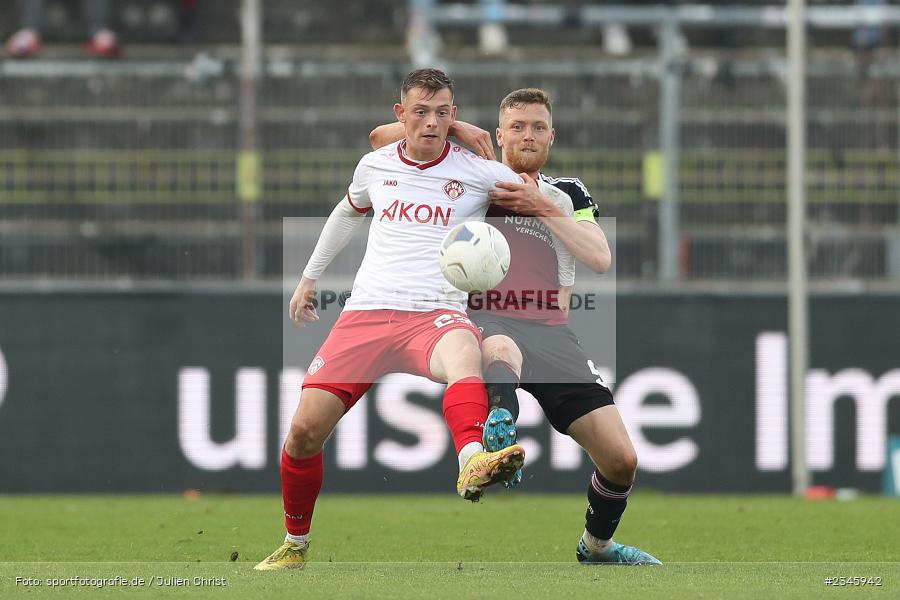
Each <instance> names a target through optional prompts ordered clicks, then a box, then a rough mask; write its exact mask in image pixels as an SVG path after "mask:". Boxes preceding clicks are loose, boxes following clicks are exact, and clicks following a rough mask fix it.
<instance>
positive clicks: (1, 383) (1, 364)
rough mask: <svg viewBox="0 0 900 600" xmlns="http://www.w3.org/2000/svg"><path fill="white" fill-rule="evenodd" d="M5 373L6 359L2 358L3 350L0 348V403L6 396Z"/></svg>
mask: <svg viewBox="0 0 900 600" xmlns="http://www.w3.org/2000/svg"><path fill="white" fill-rule="evenodd" d="M6 373H7V370H6V360H5V359H4V358H3V351H2V350H0V404H3V398H5V397H6V382H7V374H6Z"/></svg>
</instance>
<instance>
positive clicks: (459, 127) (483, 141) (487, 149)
mask: <svg viewBox="0 0 900 600" xmlns="http://www.w3.org/2000/svg"><path fill="white" fill-rule="evenodd" d="M448 135H450V136H451V137H453V138H455V139H456V140H457V141H459V142H460V143H461V144H463V145H464V146H467V147H469V148H471V149H472V151H473V152H474V153H475V154H477V155H478V156H480V157H481V158H486V159H488V160H497V157H496V156H495V155H494V140H493V139H492V138H491V134H490V132H488V131H485V130H484V129H482V128H481V127H476V126H475V125H472V124H471V123H466V122H465V121H454V122H453V125H451V126H450V130H449V132H448Z"/></svg>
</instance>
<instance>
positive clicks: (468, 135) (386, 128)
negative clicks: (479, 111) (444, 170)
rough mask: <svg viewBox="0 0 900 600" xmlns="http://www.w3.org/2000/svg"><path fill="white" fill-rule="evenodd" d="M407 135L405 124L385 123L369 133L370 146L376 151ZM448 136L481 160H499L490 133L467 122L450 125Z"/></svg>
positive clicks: (456, 122) (455, 122)
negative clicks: (469, 149)
mask: <svg viewBox="0 0 900 600" xmlns="http://www.w3.org/2000/svg"><path fill="white" fill-rule="evenodd" d="M405 135H406V131H405V130H404V129H403V123H400V122H397V123H385V124H384V125H379V126H378V127H376V128H375V129H373V130H372V131H371V133H369V144H370V145H371V146H372V149H373V150H375V149H377V148H381V147H383V146H387V145H388V144H391V143H393V142H399V141H400V140H402V139H403V137H404V136H405ZM447 135H449V136H450V137H452V138H453V139H455V140H457V141H458V142H459V143H460V144H462V145H464V146H466V147H468V148H471V149H472V151H473V152H475V154H477V155H478V156H480V157H481V158H486V159H488V160H497V157H496V155H495V154H494V141H493V139H492V138H491V134H490V132H488V131H485V130H484V129H481V128H480V127H476V126H475V125H472V124H470V123H466V122H465V121H454V122H453V124H452V125H450V129H449V130H448V132H447Z"/></svg>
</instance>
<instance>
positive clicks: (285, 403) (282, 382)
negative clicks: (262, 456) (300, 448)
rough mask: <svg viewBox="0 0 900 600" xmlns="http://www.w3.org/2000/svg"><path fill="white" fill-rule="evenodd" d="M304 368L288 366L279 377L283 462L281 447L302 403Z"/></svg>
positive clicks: (280, 434)
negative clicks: (295, 412)
mask: <svg viewBox="0 0 900 600" xmlns="http://www.w3.org/2000/svg"><path fill="white" fill-rule="evenodd" d="M304 377H306V373H304V372H303V369H298V368H296V367H286V368H284V369H282V370H281V377H279V378H278V434H279V435H278V461H279V462H281V448H282V447H284V441H285V440H286V439H287V436H288V432H289V431H290V430H291V420H292V419H293V418H294V411H296V410H297V406H298V405H299V404H300V392H302V391H303V378H304Z"/></svg>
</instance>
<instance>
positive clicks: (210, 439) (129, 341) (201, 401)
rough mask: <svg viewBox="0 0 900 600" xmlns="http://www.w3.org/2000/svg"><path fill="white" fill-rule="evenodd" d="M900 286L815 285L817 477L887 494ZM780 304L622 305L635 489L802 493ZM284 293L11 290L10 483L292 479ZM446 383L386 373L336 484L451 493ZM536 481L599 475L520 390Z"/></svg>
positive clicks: (330, 478)
mask: <svg viewBox="0 0 900 600" xmlns="http://www.w3.org/2000/svg"><path fill="white" fill-rule="evenodd" d="M898 306H900V296H897V295H847V296H817V297H815V298H813V300H812V304H811V331H812V356H811V361H810V369H811V370H810V372H809V375H808V378H807V389H808V392H809V393H808V402H809V406H810V410H809V417H808V419H807V427H808V431H809V435H810V439H809V445H808V448H809V463H810V466H811V468H812V469H813V472H814V481H815V483H818V484H827V485H834V486H839V487H855V488H859V489H863V490H872V491H875V490H877V489H879V487H880V484H881V478H882V471H883V467H884V463H885V453H886V437H887V436H888V435H889V434H900V406H898V404H900V403H898V399H897V397H898V396H900V352H898V350H900V335H898V334H900V310H898ZM786 308H787V306H786V300H785V298H784V297H783V296H777V295H776V296H733V295H704V294H696V295H666V294H635V295H631V294H628V295H620V296H619V298H618V307H617V319H618V332H617V338H618V356H617V365H616V368H617V371H618V373H617V378H616V386H615V387H616V389H615V390H614V391H615V395H616V399H617V404H618V405H619V407H620V410H621V411H622V413H623V416H624V418H625V420H626V422H627V423H628V425H629V428H630V430H631V433H632V437H633V440H634V442H635V446H636V448H637V451H638V455H639V459H640V463H641V466H640V470H639V473H638V485H639V486H640V487H641V488H644V489H648V488H651V489H658V490H667V491H669V490H670V491H735V492H737V491H740V492H751V491H760V492H762V491H788V490H789V489H790V484H789V472H790V470H789V469H790V467H789V458H788V455H789V448H788V438H787V372H788V371H787V362H786V356H787V343H786V335H785V331H786V312H787V311H786ZM282 312H283V300H282V297H281V295H280V294H279V293H278V292H277V291H270V292H242V293H219V292H213V291H196V292H188V291H185V292H175V291H159V292H126V293H113V292H100V291H95V292H90V291H88V292H85V291H81V292H76V291H60V292H54V293H48V292H21V291H18V292H0V493H11V492H51V491H52V492H87V491H116V492H120V491H134V492H165V491H180V490H184V489H188V488H197V489H202V490H207V491H216V490H221V491H268V492H276V491H277V490H278V489H279V483H278V482H279V480H278V456H279V448H280V443H281V440H282V439H283V435H284V431H285V427H286V423H287V422H288V421H289V419H290V414H291V412H292V411H293V408H294V406H295V405H296V401H297V390H298V389H299V384H300V377H301V376H302V372H300V371H299V370H295V369H284V368H283V367H282V357H281V353H282V344H281V335H282V334H281V327H282ZM441 390H442V386H440V385H438V384H435V383H433V382H429V381H426V380H422V379H417V378H412V377H409V376H402V375H395V376H389V377H388V378H386V380H385V381H384V382H382V383H381V384H380V385H377V386H376V387H375V388H373V390H371V391H370V393H369V394H368V395H367V398H366V399H365V401H363V402H362V403H361V404H360V405H358V406H357V407H355V408H354V409H353V411H351V412H350V413H348V416H347V417H346V418H345V420H344V421H343V422H342V424H341V425H340V426H339V429H338V431H337V433H336V435H335V436H333V437H332V439H331V440H330V441H329V442H328V445H327V447H326V482H325V490H326V491H330V492H350V491H369V492H382V491H383V492H398V491H404V492H405V491H410V492H412V491H433V492H447V493H452V492H453V488H454V482H455V478H456V475H455V471H456V467H455V456H454V454H453V449H452V443H451V441H450V438H449V434H448V433H447V431H446V427H445V426H444V425H443V421H442V419H441V415H440V397H441ZM520 433H521V436H522V438H523V439H524V443H525V444H526V450H527V452H528V455H529V457H530V461H529V464H528V466H527V470H526V478H527V480H526V483H525V486H524V487H523V488H522V490H523V491H525V490H540V491H551V490H555V491H580V490H581V489H582V488H584V486H585V483H586V478H587V474H588V473H589V471H590V469H589V466H588V461H587V459H586V457H585V455H584V454H583V453H581V452H580V450H579V449H578V448H577V447H575V446H574V445H572V443H571V442H570V441H569V440H568V438H564V437H563V436H559V435H557V434H555V433H553V432H552V430H551V428H550V427H549V425H548V424H547V422H546V420H545V419H544V418H543V417H542V415H541V414H540V413H539V409H538V408H537V406H536V403H534V401H533V400H532V399H530V398H527V397H523V417H522V420H521V421H520Z"/></svg>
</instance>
